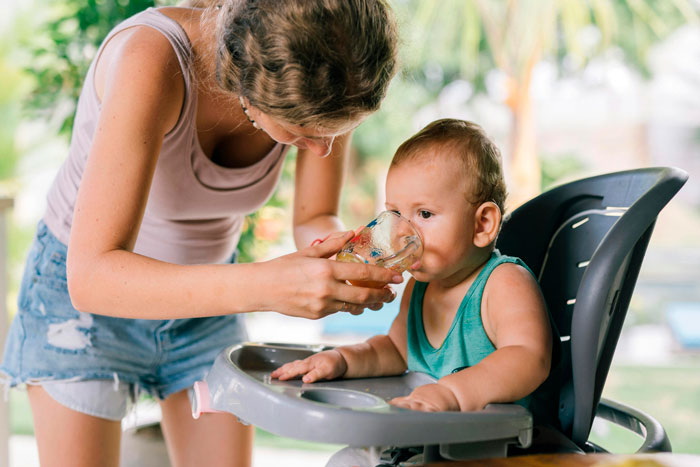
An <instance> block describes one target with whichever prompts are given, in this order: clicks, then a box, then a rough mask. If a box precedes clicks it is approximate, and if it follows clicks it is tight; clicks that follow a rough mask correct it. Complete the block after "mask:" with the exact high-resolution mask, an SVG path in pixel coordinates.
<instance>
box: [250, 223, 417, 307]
mask: <svg viewBox="0 0 700 467" xmlns="http://www.w3.org/2000/svg"><path fill="white" fill-rule="evenodd" d="M353 235H354V232H352V231H348V232H341V233H336V234H333V235H331V236H330V237H328V239H326V240H325V241H324V242H322V243H320V244H317V245H314V246H311V247H307V248H304V249H303V250H301V251H298V252H296V253H292V254H290V255H286V256H282V257H280V258H276V259H273V260H270V261H268V262H266V263H263V264H264V265H265V267H267V268H268V270H269V271H272V272H271V274H270V275H268V276H267V277H270V287H269V296H268V300H266V303H264V308H262V309H268V310H274V311H277V312H280V313H283V314H285V315H289V316H299V317H304V318H310V319H318V318H323V317H324V316H327V315H329V314H332V313H336V312H338V311H347V312H349V313H351V314H355V315H359V314H361V313H362V312H363V311H364V309H365V308H371V309H375V310H376V309H379V308H381V306H382V304H383V303H386V302H390V301H392V300H393V299H394V298H395V297H396V293H395V292H394V291H393V290H392V289H391V288H390V287H388V286H385V287H383V288H368V287H357V286H352V285H349V284H347V283H346V281H348V280H352V281H365V282H379V283H383V284H398V283H400V282H402V281H403V277H402V276H401V275H400V274H397V273H395V272H393V271H391V270H389V269H385V268H382V267H380V266H374V265H369V264H359V263H342V262H338V261H332V260H329V259H328V258H330V257H331V256H333V255H335V254H336V253H337V252H338V251H339V250H340V249H341V248H342V247H343V245H344V244H345V243H346V242H347V241H348V240H350V239H351V238H352V236H353Z"/></svg>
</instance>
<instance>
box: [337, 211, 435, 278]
mask: <svg viewBox="0 0 700 467" xmlns="http://www.w3.org/2000/svg"><path fill="white" fill-rule="evenodd" d="M422 254H423V242H422V241H421V238H420V235H419V234H418V231H417V230H416V229H415V227H413V225H412V224H411V222H409V220H408V219H406V218H405V217H401V216H400V215H399V214H397V213H395V212H393V211H384V212H382V213H381V214H379V216H377V218H376V219H374V220H373V221H372V222H370V223H369V224H367V225H366V226H365V227H364V228H363V229H362V230H361V231H360V233H358V234H357V235H355V237H354V238H353V239H352V240H350V241H349V242H348V243H346V244H345V246H344V247H343V248H342V250H340V252H338V254H337V255H336V260H338V261H342V262H348V263H366V264H376V265H377V266H382V267H385V268H388V269H391V270H393V271H396V272H398V273H399V274H400V273H402V272H404V271H405V270H407V269H408V268H410V267H411V266H412V265H413V264H414V263H415V262H416V261H418V260H419V259H420V257H421V255H422ZM348 282H349V283H350V284H352V285H357V286H360V287H374V288H380V287H383V286H384V283H382V282H374V281H348Z"/></svg>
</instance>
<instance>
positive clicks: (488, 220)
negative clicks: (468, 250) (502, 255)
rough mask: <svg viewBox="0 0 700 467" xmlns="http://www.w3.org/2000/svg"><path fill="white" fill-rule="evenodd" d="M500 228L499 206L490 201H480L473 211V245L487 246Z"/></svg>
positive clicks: (494, 238)
mask: <svg viewBox="0 0 700 467" xmlns="http://www.w3.org/2000/svg"><path fill="white" fill-rule="evenodd" d="M500 228H501V210H500V208H499V207H498V206H497V205H496V203H494V202H492V201H486V202H485V203H481V204H480V205H479V207H478V208H477V209H476V212H475V213H474V246H476V247H479V248H485V247H487V246H489V245H490V244H491V243H493V241H494V240H496V237H497V236H498V231H499V229H500Z"/></svg>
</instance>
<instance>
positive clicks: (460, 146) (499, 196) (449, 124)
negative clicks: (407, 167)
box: [391, 118, 507, 213]
mask: <svg viewBox="0 0 700 467" xmlns="http://www.w3.org/2000/svg"><path fill="white" fill-rule="evenodd" d="M429 148H430V149H435V148H442V149H445V150H446V153H448V154H450V155H454V156H455V157H458V158H459V160H460V161H461V162H462V167H463V168H464V175H465V177H472V180H473V183H471V184H467V186H470V185H471V186H472V192H471V193H467V196H468V200H469V201H470V202H472V203H474V204H481V203H484V202H486V201H492V202H493V203H495V204H496V205H497V206H498V207H499V209H500V210H501V213H505V203H506V196H507V193H506V182H505V178H504V176H503V167H502V164H501V151H499V150H498V147H496V145H495V144H494V143H493V141H491V140H490V139H489V137H488V136H486V133H485V132H484V130H483V129H482V128H481V127H480V126H479V125H477V124H475V123H472V122H468V121H465V120H457V119H452V118H444V119H441V120H435V121H434V122H432V123H430V124H428V125H427V126H426V127H425V128H423V129H422V130H420V131H419V132H418V133H416V134H415V135H413V136H411V137H410V138H409V139H407V140H406V141H404V142H403V144H401V146H399V148H398V149H397V150H396V154H394V158H393V159H392V161H391V166H392V167H393V166H396V165H399V164H401V163H402V162H405V161H407V160H413V159H418V158H419V157H421V156H422V155H423V154H424V151H425V150H427V149H429Z"/></svg>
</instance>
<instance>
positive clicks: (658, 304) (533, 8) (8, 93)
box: [0, 0, 700, 466]
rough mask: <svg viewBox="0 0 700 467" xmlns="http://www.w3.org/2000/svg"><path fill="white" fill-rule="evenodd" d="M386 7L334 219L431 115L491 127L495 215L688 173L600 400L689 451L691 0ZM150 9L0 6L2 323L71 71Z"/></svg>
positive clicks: (286, 326) (357, 217)
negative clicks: (370, 104) (497, 151)
mask: <svg viewBox="0 0 700 467" xmlns="http://www.w3.org/2000/svg"><path fill="white" fill-rule="evenodd" d="M175 3H176V2H174V1H173V2H159V3H158V4H159V5H164V4H175ZM391 4H392V5H393V7H394V9H395V12H396V16H397V18H398V21H399V27H400V34H401V38H402V43H401V72H400V74H399V75H398V76H397V78H396V79H395V80H394V81H393V83H392V85H391V87H390V89H389V93H388V96H387V98H386V100H385V101H384V104H383V106H382V109H381V110H380V111H379V112H378V113H377V114H375V115H373V116H371V117H370V118H369V119H368V120H367V121H366V122H365V123H364V124H363V125H362V126H361V127H360V128H359V129H358V130H357V131H356V133H355V136H354V140H353V154H352V160H351V164H350V171H349V174H348V177H347V182H346V186H345V188H344V192H343V199H342V217H343V220H344V221H345V223H346V225H347V226H348V227H356V226H359V225H362V224H364V223H366V222H367V221H368V220H370V219H371V218H372V217H373V216H374V215H375V214H376V213H377V212H379V211H380V210H382V208H383V180H384V177H385V174H386V170H387V167H388V163H389V161H390V160H391V157H392V155H393V151H394V150H395V148H396V147H397V146H398V144H400V143H401V142H402V141H403V140H404V139H406V138H407V137H409V136H410V135H411V134H413V133H414V132H415V131H417V130H418V129H419V128H421V127H422V126H423V125H425V124H426V123H428V122H430V121H431V120H434V119H436V118H442V117H457V118H464V119H468V120H472V121H475V122H477V123H479V124H480V125H482V126H483V127H484V129H485V130H486V131H487V133H488V134H489V135H491V136H492V137H493V138H494V139H495V141H496V142H497V144H498V145H499V147H500V148H501V150H502V152H503V156H504V165H505V170H506V176H507V180H508V184H509V191H510V195H511V196H510V204H509V209H512V208H514V207H516V206H517V205H519V204H520V203H522V202H523V201H525V200H527V199H529V198H531V197H533V196H535V195H537V194H538V193H540V192H541V191H542V190H546V189H547V188H548V187H551V186H553V185H556V184H559V183H562V182H565V181H570V180H572V179H576V178H580V177H584V176H589V175H595V174H600V173H605V172H611V171H617V170H624V169H631V168H638V167H646V166H677V167H680V168H682V169H684V170H686V171H687V172H689V173H690V179H689V181H688V183H687V184H686V185H685V187H684V188H683V189H682V190H681V191H680V193H679V194H678V195H677V196H676V198H674V199H673V200H672V201H671V203H670V204H669V205H668V206H667V207H666V208H665V210H664V211H663V212H662V213H661V215H660V217H659V220H658V222H657V224H656V228H655V231H654V235H653V237H652V240H651V243H650V245H649V248H648V252H647V255H646V258H645V261H644V264H643V267H642V271H641V274H640V277H639V281H638V283H637V288H636V290H635V294H634V296H633V298H632V303H631V307H630V310H629V313H628V317H627V321H626V323H625V327H624V329H623V333H622V337H621V339H620V343H619V345H618V348H617V352H616V356H615V360H614V362H613V367H612V369H611V371H610V376H609V378H608V382H607V385H606V387H605V390H604V396H605V397H608V398H612V399H616V400H619V401H621V402H624V403H626V404H628V405H632V406H633V407H635V408H638V409H641V410H643V411H645V412H647V413H649V414H651V415H652V416H654V417H656V418H657V419H658V420H659V421H661V423H662V424H663V425H664V427H665V428H666V430H667V431H668V433H669V437H670V439H671V442H672V444H673V447H674V451H677V452H684V453H698V454H700V443H698V440H699V439H700V421H699V420H700V352H699V350H698V349H700V181H698V178H699V177H700V23H699V21H698V14H699V13H700V3H699V2H698V1H697V0H674V1H670V0H647V1H644V0H587V1H586V0H530V1H527V0H521V1H518V0H511V1H498V0H441V1H434V0H393V1H392V2H391ZM152 5H153V2H152V1H146V0H139V1H131V2H129V1H126V0H120V1H107V0H103V1H94V0H93V1H88V0H60V1H57V0H51V1H50V0H26V1H22V2H17V1H14V0H2V1H1V2H0V8H1V9H0V11H2V12H3V14H2V15H0V83H1V84H0V198H3V197H4V198H11V199H14V206H13V207H7V208H5V210H4V216H5V218H6V219H7V221H8V222H7V236H6V237H5V238H4V239H3V240H4V241H5V242H6V245H7V250H6V251H7V253H8V254H7V287H6V290H7V299H6V301H7V309H8V314H9V315H10V317H11V316H12V315H13V314H14V313H15V312H16V303H15V302H16V296H17V289H18V285H19V279H20V277H21V274H22V270H23V265H24V257H25V254H26V251H27V248H28V246H29V244H30V241H31V238H32V235H33V232H34V228H35V225H36V222H37V221H38V219H39V218H40V216H41V215H42V213H43V210H44V206H45V195H46V192H47V189H48V187H49V185H50V183H51V181H52V179H53V177H54V175H55V173H56V171H57V169H58V167H59V165H60V164H61V162H62V161H63V159H64V158H65V157H66V155H67V145H68V138H69V135H70V129H71V125H72V113H73V110H74V107H75V99H76V96H77V94H78V92H79V90H80V86H81V83H82V78H83V76H84V73H85V71H86V70H87V66H88V64H89V62H90V60H91V59H92V58H93V56H94V54H95V51H96V49H97V46H98V44H99V42H100V40H101V39H102V37H104V35H105V34H106V33H107V32H108V31H109V29H111V27H112V26H114V25H115V24H116V23H117V22H119V21H120V20H121V19H123V18H125V17H128V16H130V15H132V14H133V13H135V12H137V11H140V10H142V9H144V8H146V7H148V6H152ZM293 172H294V157H290V158H289V159H288V162H287V164H286V166H285V173H284V177H283V181H282V183H281V185H280V187H279V189H278V190H277V192H276V194H275V196H274V197H273V199H272V200H271V201H270V203H269V204H268V205H267V206H266V207H264V208H263V209H262V210H260V211H259V212H258V213H256V214H255V215H254V216H252V217H250V218H249V219H248V222H247V226H246V232H245V233H244V235H243V236H242V241H241V245H240V249H241V257H242V258H243V260H244V261H252V260H256V259H257V260H260V259H266V258H270V257H273V256H276V255H280V254H284V253H288V252H290V251H292V249H293V246H292V239H291V235H290V230H291V229H290V226H291V210H290V206H291V200H292V194H293V193H292V192H293V183H292V182H293ZM0 206H3V204H2V202H0ZM0 209H1V208H0ZM0 239H2V236H0ZM1 251H2V250H1V249H0V252H1ZM1 290H2V288H0V291H1ZM396 311H397V308H396V306H395V305H392V306H387V307H385V309H384V310H382V311H379V312H372V311H368V312H366V313H365V314H364V315H362V316H361V317H350V316H332V317H329V318H327V319H324V320H321V321H314V322H312V321H306V320H298V319H292V318H285V317H282V316H280V315H277V314H273V313H257V314H254V315H251V316H249V319H248V323H249V326H250V334H251V339H253V340H259V341H276V342H279V341H287V342H299V343H317V342H324V343H344V342H354V341H357V340H361V339H364V338H366V337H368V336H369V335H372V334H374V333H379V332H385V331H386V330H387V329H388V326H389V323H390V322H391V320H392V319H393V316H394V314H395V313H396ZM9 401H10V407H9V408H10V421H11V423H10V431H11V435H12V436H11V442H10V447H11V452H10V455H11V459H13V462H19V460H20V457H21V459H22V462H25V461H26V462H29V463H16V464H11V465H38V464H32V463H31V462H34V460H32V459H36V457H35V456H36V454H35V451H34V449H35V448H33V438H31V435H32V433H33V430H32V424H31V414H30V411H29V406H28V404H27V401H26V395H25V394H24V393H22V392H18V391H12V392H11V394H10V399H9ZM593 438H594V439H595V440H596V441H598V442H600V443H601V444H602V445H604V446H606V447H609V448H610V449H611V450H613V451H615V452H633V451H635V450H636V448H637V447H638V446H639V444H640V440H639V439H638V438H636V437H634V436H632V435H628V434H625V433H620V432H617V431H616V430H615V429H614V428H613V427H610V426H608V425H604V424H596V425H594V429H593ZM1 441H2V440H0V442H1ZM336 448H337V446H323V445H317V444H312V443H303V442H297V441H294V440H288V439H280V438H277V437H274V436H272V435H269V434H267V433H264V432H259V436H258V437H257V441H256V453H260V454H259V455H258V454H256V456H258V457H256V465H258V466H261V465H266V464H264V462H265V461H264V459H265V458H266V457H265V456H269V457H270V458H271V459H274V452H275V450H276V449H284V450H285V452H286V453H287V454H286V455H290V454H289V453H290V452H291V453H293V454H291V455H292V456H293V457H294V458H298V459H306V461H302V462H306V463H301V464H300V465H316V464H319V465H323V463H324V462H325V459H326V458H327V457H328V456H329V454H330V452H331V451H332V450H333V449H336ZM304 456H307V457H304ZM309 459H312V460H309ZM37 462H38V461H37ZM270 462H272V463H271V464H270V465H274V461H270ZM314 462H315V463H316V464H314ZM290 465H292V464H290Z"/></svg>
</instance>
